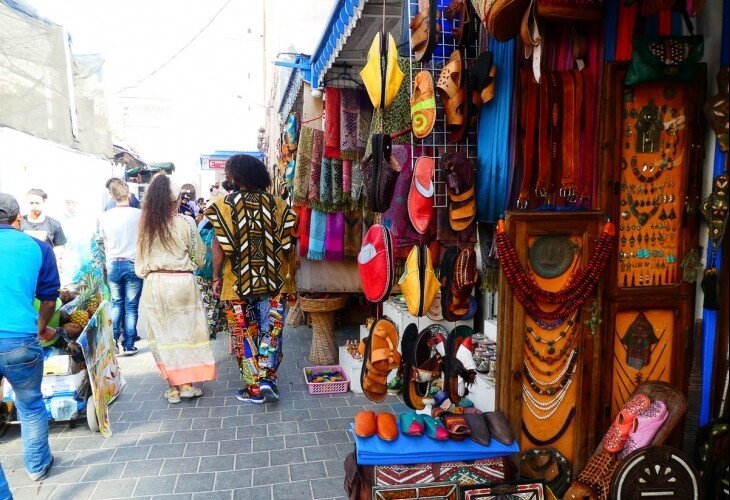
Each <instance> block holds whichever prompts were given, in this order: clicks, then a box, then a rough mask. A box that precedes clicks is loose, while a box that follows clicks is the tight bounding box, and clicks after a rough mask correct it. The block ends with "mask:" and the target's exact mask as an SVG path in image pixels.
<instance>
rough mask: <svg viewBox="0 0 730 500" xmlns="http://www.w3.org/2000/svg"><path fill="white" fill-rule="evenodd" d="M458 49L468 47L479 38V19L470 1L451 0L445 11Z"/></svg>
mask: <svg viewBox="0 0 730 500" xmlns="http://www.w3.org/2000/svg"><path fill="white" fill-rule="evenodd" d="M444 17H445V18H446V19H447V20H448V21H449V23H451V38H452V40H453V41H454V42H455V43H456V46H457V47H468V46H469V45H470V44H471V43H472V42H473V41H474V40H476V39H477V37H478V36H479V19H478V18H477V15H476V12H475V11H474V7H473V6H472V3H471V1H470V0H451V3H449V6H448V7H446V10H444Z"/></svg>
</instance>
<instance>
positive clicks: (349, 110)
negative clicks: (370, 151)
mask: <svg viewBox="0 0 730 500" xmlns="http://www.w3.org/2000/svg"><path fill="white" fill-rule="evenodd" d="M340 97H341V99H340V152H341V154H342V158H343V159H349V160H353V159H356V158H358V157H359V154H361V153H362V151H358V149H357V120H358V115H359V113H360V97H359V95H358V90H357V89H342V90H341V92H340Z"/></svg>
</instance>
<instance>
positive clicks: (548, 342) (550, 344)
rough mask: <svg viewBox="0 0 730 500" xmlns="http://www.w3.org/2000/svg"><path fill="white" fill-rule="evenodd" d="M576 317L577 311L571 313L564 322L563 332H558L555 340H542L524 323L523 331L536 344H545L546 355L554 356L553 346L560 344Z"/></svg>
mask: <svg viewBox="0 0 730 500" xmlns="http://www.w3.org/2000/svg"><path fill="white" fill-rule="evenodd" d="M576 316H578V310H576V311H575V312H574V313H573V317H572V318H570V319H569V320H568V321H567V322H566V324H565V328H563V330H562V331H561V332H560V334H559V335H558V336H557V337H556V338H554V339H552V340H546V339H544V338H542V337H541V336H539V335H538V334H536V333H535V330H534V329H533V328H532V327H531V326H530V325H528V324H527V323H525V329H526V330H527V333H529V334H530V335H532V337H533V338H534V339H535V341H536V342H540V343H541V344H545V345H546V346H547V353H548V354H554V353H555V344H556V343H557V342H560V340H561V339H562V338H563V337H565V336H566V335H567V334H568V330H570V329H571V327H572V326H573V325H574V324H575V317H576ZM528 340H529V339H528Z"/></svg>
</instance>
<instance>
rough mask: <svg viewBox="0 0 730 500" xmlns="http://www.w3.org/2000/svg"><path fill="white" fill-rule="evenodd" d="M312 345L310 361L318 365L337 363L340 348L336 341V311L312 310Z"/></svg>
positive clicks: (310, 316)
mask: <svg viewBox="0 0 730 500" xmlns="http://www.w3.org/2000/svg"><path fill="white" fill-rule="evenodd" d="M309 318H310V320H311V322H312V346H311V348H310V351H309V361H311V362H312V363H315V364H317V365H325V366H326V365H334V364H336V363H337V358H338V355H339V348H338V347H337V342H336V341H335V313H334V312H332V311H326V312H312V313H310V315H309Z"/></svg>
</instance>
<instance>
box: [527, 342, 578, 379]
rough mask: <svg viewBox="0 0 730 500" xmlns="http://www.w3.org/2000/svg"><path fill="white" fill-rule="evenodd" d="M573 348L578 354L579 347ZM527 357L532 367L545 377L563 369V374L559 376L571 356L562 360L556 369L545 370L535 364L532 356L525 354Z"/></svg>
mask: <svg viewBox="0 0 730 500" xmlns="http://www.w3.org/2000/svg"><path fill="white" fill-rule="evenodd" d="M573 350H574V351H575V352H576V354H577V353H578V348H577V347H576V348H574V349H573ZM525 359H526V360H527V362H528V363H529V364H530V366H531V367H532V369H533V370H534V371H535V372H537V373H538V374H540V375H544V376H545V377H552V376H553V375H555V374H556V373H558V371H561V375H558V377H560V376H562V373H563V370H564V369H565V365H567V364H568V362H569V360H570V357H567V358H565V359H564V360H563V361H561V363H560V364H559V365H558V366H556V367H555V369H554V370H543V369H542V368H540V367H539V366H537V364H535V362H534V361H533V360H532V358H531V357H530V356H527V355H525Z"/></svg>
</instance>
